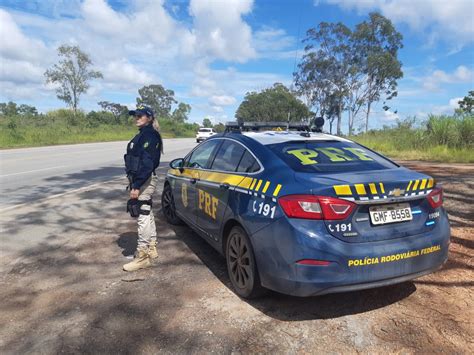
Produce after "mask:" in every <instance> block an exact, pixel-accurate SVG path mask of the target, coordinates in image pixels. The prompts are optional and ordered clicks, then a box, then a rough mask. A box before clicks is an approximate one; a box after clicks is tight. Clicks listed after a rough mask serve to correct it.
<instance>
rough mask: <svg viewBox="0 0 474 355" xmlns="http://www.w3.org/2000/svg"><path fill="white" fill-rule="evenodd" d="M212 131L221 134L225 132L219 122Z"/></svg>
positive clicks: (223, 126)
mask: <svg viewBox="0 0 474 355" xmlns="http://www.w3.org/2000/svg"><path fill="white" fill-rule="evenodd" d="M214 131H216V132H217V133H222V132H224V131H225V125H224V124H223V123H221V122H219V123H217V124H215V125H214Z"/></svg>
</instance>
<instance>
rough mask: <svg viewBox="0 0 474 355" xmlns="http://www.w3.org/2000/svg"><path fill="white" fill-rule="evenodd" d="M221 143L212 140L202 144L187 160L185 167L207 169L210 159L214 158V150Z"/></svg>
mask: <svg viewBox="0 0 474 355" xmlns="http://www.w3.org/2000/svg"><path fill="white" fill-rule="evenodd" d="M220 143H221V141H220V140H217V139H215V140H211V141H207V142H205V143H203V144H201V145H200V146H199V147H197V148H196V149H195V150H194V151H193V152H192V153H191V155H190V156H189V158H188V159H186V162H185V164H184V166H185V167H189V168H198V169H207V168H208V166H209V163H210V161H209V160H210V158H211V157H212V156H213V152H214V150H215V149H216V148H217V147H218V146H219V144H220Z"/></svg>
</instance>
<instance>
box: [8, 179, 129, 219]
mask: <svg viewBox="0 0 474 355" xmlns="http://www.w3.org/2000/svg"><path fill="white" fill-rule="evenodd" d="M118 180H125V177H120V178H116V179H112V180H106V181H101V182H98V183H95V184H92V185H87V186H83V187H79V188H77V189H74V190H70V191H66V192H61V193H60V194H56V195H51V196H48V197H44V198H41V199H39V200H35V201H33V202H23V203H19V204H18V205H14V206H9V207H5V208H1V209H0V212H5V211H9V210H13V209H15V208H19V207H23V206H26V205H32V204H37V203H43V202H45V201H47V200H52V199H54V198H58V197H62V196H65V195H69V194H73V193H75V192H81V191H83V190H87V189H90V188H94V187H97V186H99V185H103V184H107V183H110V182H114V181H118Z"/></svg>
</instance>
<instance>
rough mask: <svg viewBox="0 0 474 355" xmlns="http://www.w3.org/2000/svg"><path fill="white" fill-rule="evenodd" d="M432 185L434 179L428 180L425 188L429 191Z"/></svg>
mask: <svg viewBox="0 0 474 355" xmlns="http://www.w3.org/2000/svg"><path fill="white" fill-rule="evenodd" d="M433 185H434V179H433V178H430V179H428V186H427V188H428V189H431V188H432V187H433Z"/></svg>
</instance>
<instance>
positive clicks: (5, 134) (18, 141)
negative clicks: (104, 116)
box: [0, 125, 194, 149]
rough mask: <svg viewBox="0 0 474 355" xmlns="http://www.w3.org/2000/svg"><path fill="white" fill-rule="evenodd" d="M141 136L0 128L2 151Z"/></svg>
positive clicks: (110, 129) (101, 130)
mask: <svg viewBox="0 0 474 355" xmlns="http://www.w3.org/2000/svg"><path fill="white" fill-rule="evenodd" d="M136 133H137V129H136V128H135V127H133V126H113V125H100V126H98V127H94V128H92V127H81V126H66V125H57V126H53V127H52V126H49V125H48V126H44V127H31V126H18V127H16V128H14V129H11V128H7V127H5V126H3V127H0V149H5V148H21V147H40V146H47V145H58V144H76V143H93V142H111V141H120V140H130V139H131V138H132V137H133V136H134V135H135V134H136ZM162 136H163V138H176V137H178V136H179V137H194V132H189V131H188V132H184V134H180V135H177V134H176V133H175V132H163V133H162Z"/></svg>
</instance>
